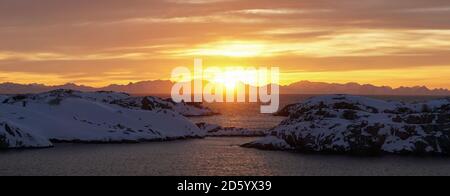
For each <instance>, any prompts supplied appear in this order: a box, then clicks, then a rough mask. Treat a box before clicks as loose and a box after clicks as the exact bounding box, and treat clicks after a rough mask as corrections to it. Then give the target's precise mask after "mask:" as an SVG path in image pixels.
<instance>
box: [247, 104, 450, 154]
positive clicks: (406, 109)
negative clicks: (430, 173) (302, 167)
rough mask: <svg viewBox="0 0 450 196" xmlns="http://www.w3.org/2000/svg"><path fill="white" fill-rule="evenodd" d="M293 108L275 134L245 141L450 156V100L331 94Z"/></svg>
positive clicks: (310, 149)
mask: <svg viewBox="0 0 450 196" xmlns="http://www.w3.org/2000/svg"><path fill="white" fill-rule="evenodd" d="M288 107H289V108H284V109H283V111H285V112H286V111H287V112H288V113H289V119H287V120H285V121H283V122H282V123H281V124H280V125H279V126H277V127H275V128H274V129H273V130H271V133H270V135H271V136H269V137H267V138H266V140H261V141H256V142H253V143H250V144H247V145H245V146H246V147H257V148H271V149H272V148H273V149H276V148H278V147H277V146H279V140H280V139H282V140H284V141H285V142H286V143H287V144H288V145H289V146H291V147H292V148H293V149H295V150H298V151H307V152H324V153H350V154H362V155H368V154H380V153H394V154H433V155H450V99H440V100H433V101H428V102H416V103H409V104H408V103H402V102H390V101H382V100H377V99H372V98H367V97H361V96H348V95H330V96H321V97H315V98H311V99H309V100H307V101H305V102H304V103H299V104H293V105H290V106H288ZM269 144H273V145H272V146H270V145H269ZM268 146H270V147H268ZM279 149H284V148H279Z"/></svg>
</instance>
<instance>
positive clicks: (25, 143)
mask: <svg viewBox="0 0 450 196" xmlns="http://www.w3.org/2000/svg"><path fill="white" fill-rule="evenodd" d="M51 146H52V143H51V142H50V141H49V140H48V139H47V138H43V137H41V136H39V135H36V134H34V133H32V132H30V131H29V130H25V129H21V128H19V127H17V126H16V125H15V124H13V123H10V122H7V121H4V120H2V119H1V118H0V149H5V148H38V147H39V148H43V147H51Z"/></svg>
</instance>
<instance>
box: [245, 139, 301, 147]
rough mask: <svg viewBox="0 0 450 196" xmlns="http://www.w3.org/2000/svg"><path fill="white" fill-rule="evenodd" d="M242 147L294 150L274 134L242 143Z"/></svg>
mask: <svg viewBox="0 0 450 196" xmlns="http://www.w3.org/2000/svg"><path fill="white" fill-rule="evenodd" d="M243 147H252V148H260V149H265V150H294V148H293V147H292V146H290V145H289V144H288V143H287V142H286V141H285V140H283V139H281V138H278V137H275V136H267V137H264V138H261V139H259V140H256V141H254V142H251V143H248V144H244V145H243Z"/></svg>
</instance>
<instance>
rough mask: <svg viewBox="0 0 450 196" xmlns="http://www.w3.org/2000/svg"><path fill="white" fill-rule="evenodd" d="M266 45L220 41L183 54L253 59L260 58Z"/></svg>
mask: <svg viewBox="0 0 450 196" xmlns="http://www.w3.org/2000/svg"><path fill="white" fill-rule="evenodd" d="M265 48H266V45H265V44H264V43H261V42H251V41H221V42H214V43H209V44H205V45H200V46H198V47H197V48H195V49H192V50H189V51H187V52H185V54H186V55H193V56H225V57H241V58H242V57H255V56H261V55H262V54H263V53H264V51H265Z"/></svg>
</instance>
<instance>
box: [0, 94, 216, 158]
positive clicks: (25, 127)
mask: <svg viewBox="0 0 450 196" xmlns="http://www.w3.org/2000/svg"><path fill="white" fill-rule="evenodd" d="M0 100H1V102H0V149H1V148H31V147H49V146H52V142H81V143H109V142H113V143H115V142H141V141H161V140H172V139H183V138H198V137H205V136H206V132H205V131H204V130H201V129H199V128H198V127H197V126H196V125H195V124H194V123H192V122H190V121H189V119H187V118H186V117H185V116H198V115H212V113H213V112H212V111H211V110H209V109H207V108H202V107H200V106H198V105H194V106H193V105H188V104H184V103H181V104H177V103H174V102H172V101H170V100H163V99H160V98H156V97H140V98H139V97H131V96H130V95H128V94H125V93H115V92H79V91H73V90H55V91H50V92H47V93H40V94H29V95H14V96H5V95H2V96H0ZM183 115H185V116H183Z"/></svg>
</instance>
